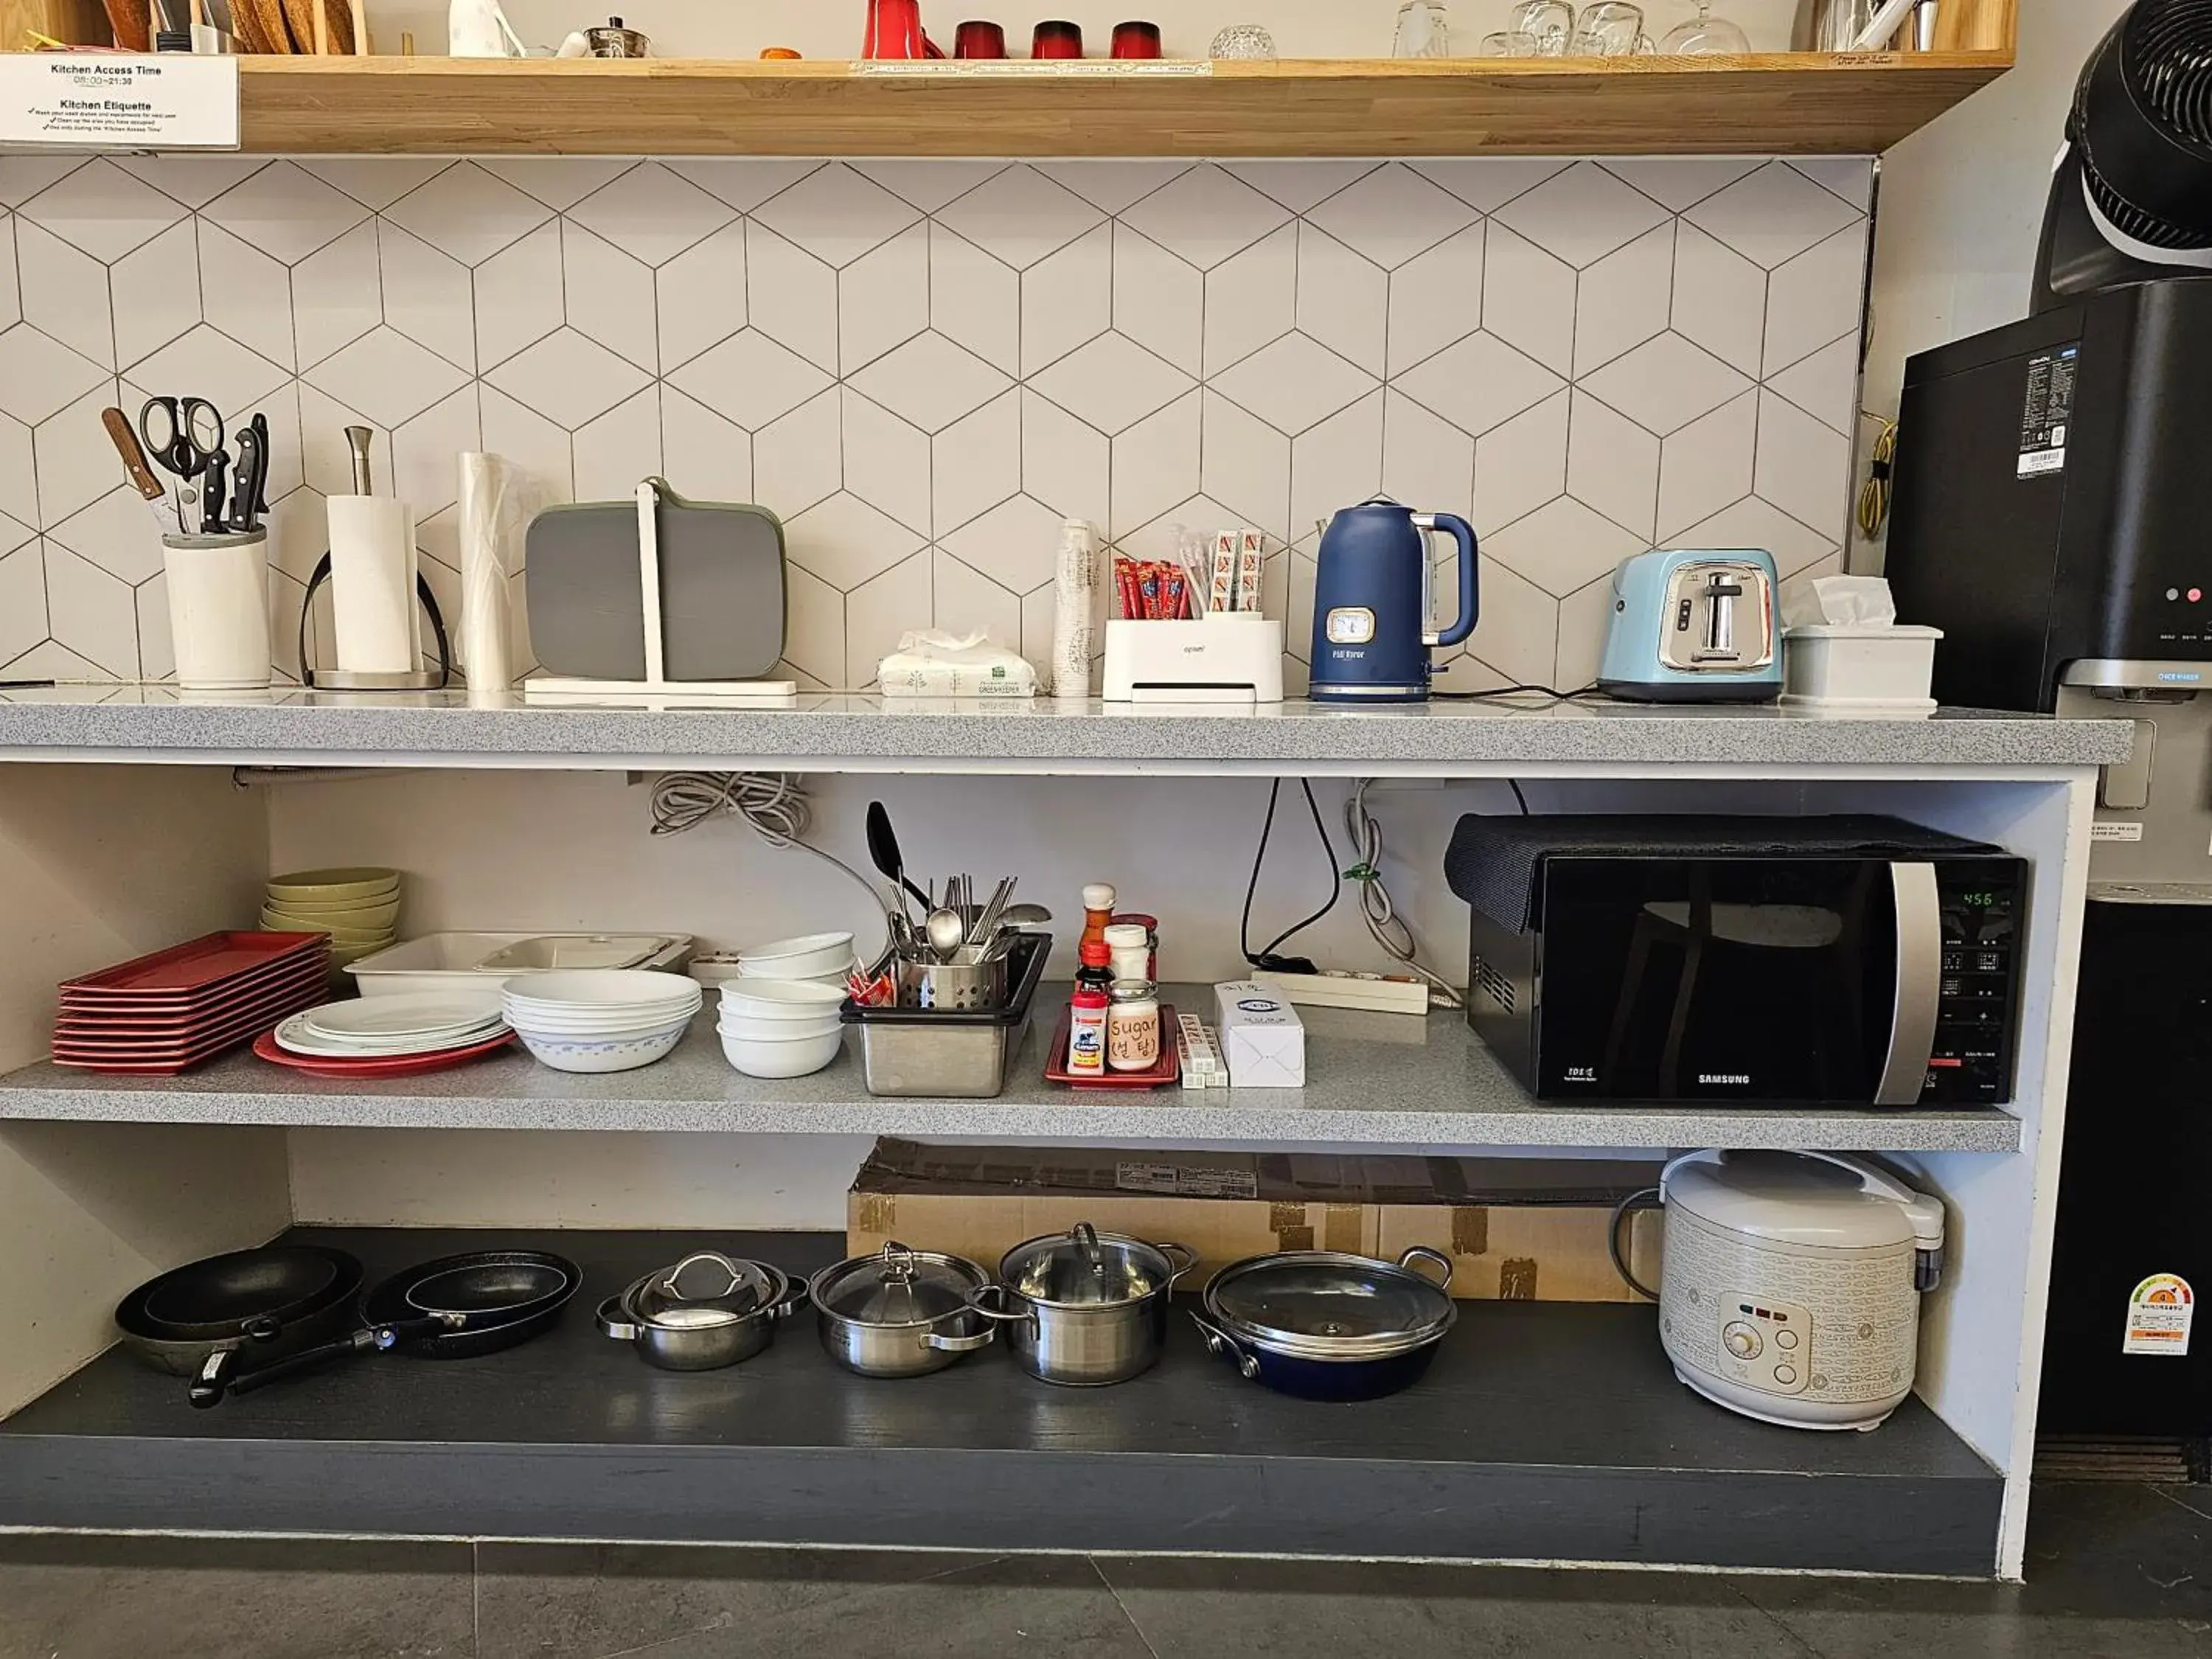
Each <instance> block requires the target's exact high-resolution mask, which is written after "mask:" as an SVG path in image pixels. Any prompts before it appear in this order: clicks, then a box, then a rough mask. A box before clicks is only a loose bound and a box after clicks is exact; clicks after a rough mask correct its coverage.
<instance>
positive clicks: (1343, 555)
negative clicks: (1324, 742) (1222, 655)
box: [1310, 496, 1480, 702]
mask: <svg viewBox="0 0 2212 1659" xmlns="http://www.w3.org/2000/svg"><path fill="white" fill-rule="evenodd" d="M1440 530H1441V531H1445V532H1449V534H1450V536H1451V538H1452V539H1453V540H1454V541H1455V542H1457V543H1458V544H1459V615H1458V617H1456V618H1455V620H1454V621H1453V623H1452V624H1451V626H1450V627H1449V628H1446V629H1441V630H1439V629H1437V625H1436V619H1435V617H1434V614H1433V612H1434V609H1435V592H1434V589H1435V578H1436V567H1435V565H1434V564H1432V563H1431V561H1430V558H1429V537H1430V536H1431V534H1432V533H1434V532H1437V531H1440ZM1318 559H1319V568H1318V569H1317V570H1316V573H1315V577H1314V633H1313V654H1312V657H1311V658H1310V661H1311V664H1312V667H1313V681H1312V689H1311V692H1310V695H1311V696H1312V697H1313V699H1314V700H1315V701H1316V702H1423V701H1425V699H1426V698H1427V696H1428V695H1429V680H1430V678H1431V676H1432V675H1433V674H1434V673H1435V672H1436V665H1434V664H1433V663H1432V662H1431V660H1430V658H1429V653H1430V651H1431V649H1432V648H1434V647H1437V646H1440V645H1457V644H1459V643H1460V642H1461V641H1463V640H1465V639H1466V638H1467V636H1468V635H1470V634H1472V633H1474V623H1475V618H1476V617H1477V616H1478V615H1479V614H1480V605H1479V603H1478V599H1479V595H1478V593H1477V591H1476V587H1475V539H1474V526H1471V525H1469V524H1468V521H1467V520H1465V519H1462V518H1459V517H1457V516H1455V515H1454V514H1452V513H1416V512H1415V511H1413V508H1412V507H1401V505H1399V503H1397V502H1396V501H1391V500H1389V498H1387V497H1384V496H1377V497H1376V498H1375V499H1374V500H1372V501H1363V502H1361V503H1360V504H1359V505H1358V507H1343V508H1340V510H1339V511H1338V512H1337V513H1336V514H1335V515H1334V517H1332V518H1331V519H1330V520H1329V521H1328V526H1327V527H1326V528H1324V529H1323V530H1322V537H1321V550H1320V553H1319V555H1318Z"/></svg>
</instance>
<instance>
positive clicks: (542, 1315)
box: [191, 1250, 584, 1407]
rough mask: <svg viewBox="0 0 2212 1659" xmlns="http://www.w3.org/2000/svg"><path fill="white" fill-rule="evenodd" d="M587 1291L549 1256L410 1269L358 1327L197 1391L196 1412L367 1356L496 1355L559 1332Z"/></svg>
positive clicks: (535, 1253)
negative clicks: (566, 1312)
mask: <svg viewBox="0 0 2212 1659" xmlns="http://www.w3.org/2000/svg"><path fill="white" fill-rule="evenodd" d="M583 1282H584V1273H583V1270H582V1269H581V1268H580V1267H577V1266H576V1264H575V1263H574V1262H573V1261H568V1259H567V1258H566V1257H563V1256H557V1255H550V1254H549V1253H547V1252H545V1251H542V1250H477V1251H472V1252H470V1253H469V1254H467V1255H448V1256H441V1257H439V1258H438V1259H437V1260H436V1261H425V1262H422V1263H420V1264H419V1265H417V1266H416V1267H408V1268H404V1269H403V1270H402V1271H400V1272H398V1273H394V1274H392V1277H391V1278H389V1279H386V1280H384V1281H383V1282H382V1283H381V1284H380V1285H377V1286H376V1288H375V1289H374V1290H372V1291H369V1293H368V1295H367V1296H365V1297H362V1300H361V1306H360V1310H359V1315H358V1318H357V1320H356V1328H354V1329H352V1330H350V1331H348V1332H346V1333H345V1334H343V1335H341V1336H338V1337H337V1338H335V1339H333V1340H331V1341H327V1342H324V1343H321V1344H319V1346H314V1347H308V1348H302V1349H301V1350H299V1351H298V1352H295V1353H292V1354H289V1355H288V1356H286V1357H285V1358H281V1359H277V1360H275V1361H273V1362H272V1363H270V1364H266V1365H258V1366H256V1367H255V1368H254V1369H253V1370H249V1371H242V1372H240V1373H239V1374H237V1375H236V1376H218V1377H216V1378H214V1379H212V1380H211V1381H209V1382H208V1383H207V1385H206V1386H203V1385H202V1379H199V1378H195V1379H194V1381H193V1383H192V1389H191V1400H192V1404H194V1405H195V1406H202V1407H205V1406H212V1405H214V1404H215V1403H216V1401H219V1400H221V1399H222V1397H223V1395H225V1394H227V1393H228V1394H250V1393H252V1391H253V1390H254V1389H260V1388H265V1387H267V1386H268V1385H269V1384H270V1383H275V1382H277V1381H280V1380H281V1379H283V1378H284V1377H288V1376H298V1375H299V1374H301V1372H303V1371H310V1370H319V1369H320V1368H321V1367H322V1366H325V1365H329V1364H336V1363H337V1361H339V1360H341V1359H350V1358H355V1357H356V1356H357V1355H361V1354H372V1353H405V1354H411V1355H413V1356H415V1357H416V1358H422V1359H467V1358H473V1357H474V1356H476V1355H477V1354H487V1353H497V1352H499V1351H500V1350H501V1349H502V1348H511V1347H513V1346H516V1345H517V1344H518V1343H522V1342H527V1341H528V1340H530V1339H531V1338H532V1337H533V1336H537V1335H539V1334H542V1333H544V1332H545V1331H549V1330H550V1329H552V1328H553V1326H554V1323H555V1322H556V1321H557V1320H558V1319H559V1318H560V1317H561V1310H562V1309H563V1308H565V1307H567V1306H568V1303H569V1301H570V1299H571V1298H572V1297H574V1295H575V1294H576V1292H577V1291H578V1290H579V1289H580V1288H581V1286H582V1285H583Z"/></svg>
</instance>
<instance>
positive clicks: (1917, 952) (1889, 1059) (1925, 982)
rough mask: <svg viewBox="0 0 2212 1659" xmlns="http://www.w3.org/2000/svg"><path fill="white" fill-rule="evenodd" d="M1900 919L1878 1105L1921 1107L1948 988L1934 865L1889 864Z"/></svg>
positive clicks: (1890, 883)
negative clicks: (1938, 1021) (1938, 1015)
mask: <svg viewBox="0 0 2212 1659" xmlns="http://www.w3.org/2000/svg"><path fill="white" fill-rule="evenodd" d="M1889 887H1890V896H1891V899H1892V901H1893V903H1894V905H1895V915H1896V919H1897V930H1896V939H1897V976H1896V981H1895V992H1894V998H1893V1001H1892V1002H1891V1004H1890V1020H1889V1047H1888V1049H1887V1053H1886V1054H1884V1056H1883V1060H1882V1067H1881V1082H1880V1084H1878V1085H1876V1087H1875V1097H1874V1103H1875V1105H1877V1106H1915V1105H1917V1104H1918V1103H1919V1102H1920V1095H1921V1091H1922V1089H1923V1087H1924V1086H1925V1085H1926V1083H1927V1079H1928V1062H1929V1059H1930V1058H1931V1057H1932V1056H1933V1055H1934V1054H1935V1052H1936V1016H1937V1014H1938V1012H1940V1010H1941V1007H1942V1001H1941V999H1942V989H1943V905H1942V894H1941V893H1940V891H1939V890H1938V888H1937V885H1936V866H1934V865H1932V864H1893V865H1891V866H1889Z"/></svg>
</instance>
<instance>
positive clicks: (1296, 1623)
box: [1098, 1559, 1809, 1659]
mask: <svg viewBox="0 0 2212 1659" xmlns="http://www.w3.org/2000/svg"><path fill="white" fill-rule="evenodd" d="M1098 1565H1099V1570H1100V1571H1102V1572H1103V1573H1104V1575H1105V1576H1106V1578H1107V1580H1108V1582H1109V1583H1111V1584H1112V1585H1113V1586H1114V1588H1115V1593H1116V1594H1117V1595H1119V1597H1120V1599H1121V1605H1122V1607H1124V1608H1125V1609H1126V1610H1127V1613H1128V1614H1129V1616H1130V1618H1131V1619H1133V1620H1135V1622H1136V1625H1137V1628H1138V1629H1139V1631H1141V1632H1143V1633H1144V1637H1145V1640H1146V1642H1147V1643H1148V1644H1150V1646H1151V1648H1152V1652H1153V1653H1154V1654H1155V1655H1156V1656H1158V1659H1218V1656H1220V1655H1223V1654H1233V1653H1265V1654H1267V1656H1268V1659H1344V1656H1346V1655H1350V1654H1370V1653H1371V1654H1388V1655H1390V1656H1393V1659H1427V1656H1431V1655H1433V1656H1437V1659H1445V1656H1451V1659H1462V1656H1476V1655H1480V1656H1484V1659H1493V1656H1494V1659H1522V1656H1526V1659H1540V1656H1553V1655H1563V1656H1564V1655H1591V1656H1596V1655H1604V1656H1607V1659H1615V1656H1626V1655H1662V1654H1680V1655H1696V1656H1710V1659H1719V1656H1723V1655H1725V1656H1730V1659H1733V1656H1738V1655H1741V1656H1744V1659H1754V1656H1755V1659H1790V1656H1791V1655H1801V1656H1802V1655H1807V1654H1808V1653H1809V1650H1808V1649H1807V1648H1806V1647H1805V1646H1804V1645H1803V1644H1801V1643H1799V1642H1797V1641H1796V1639H1795V1638H1793V1637H1792V1636H1791V1635H1790V1632H1788V1631H1787V1630H1786V1629H1784V1627H1783V1626H1781V1625H1780V1624H1779V1623H1778V1622H1777V1621H1776V1620H1773V1619H1771V1618H1769V1617H1768V1616H1767V1615H1766V1614H1765V1613H1762V1612H1760V1611H1759V1609H1758V1608H1757V1607H1753V1606H1752V1605H1751V1604H1750V1603H1749V1602H1747V1601H1745V1600H1744V1598H1743V1597H1742V1596H1741V1595H1738V1594H1737V1593H1736V1592H1735V1589H1733V1588H1732V1587H1731V1586H1730V1585H1729V1583H1728V1582H1727V1581H1726V1580H1724V1579H1720V1578H1717V1577H1710V1576H1705V1575H1680V1576H1673V1577H1668V1576H1662V1575H1660V1574H1656V1573H1615V1572H1583V1571H1536V1570H1531V1569H1527V1568H1507V1567H1454V1566H1409V1565H1387V1564H1365V1565H1361V1564H1354V1563H1326V1562H1228V1561H1179V1560H1163V1559H1104V1560H1102V1561H1100V1563H1099V1564H1098Z"/></svg>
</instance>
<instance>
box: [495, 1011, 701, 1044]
mask: <svg viewBox="0 0 2212 1659" xmlns="http://www.w3.org/2000/svg"><path fill="white" fill-rule="evenodd" d="M697 1012H699V1011H698V1010H697V1009H696V1008H688V1009H687V1008H671V1009H663V1010H662V1011H660V1012H658V1013H655V1014H651V1015H645V1016H640V1017H637V1018H630V1017H628V1016H617V1015H611V1014H594V1015H592V1017H591V1018H588V1019H562V1018H557V1017H556V1016H554V1015H550V1014H538V1013H524V1012H521V1011H520V1010H518V1009H508V1010H507V1024H510V1025H515V1024H522V1025H527V1026H528V1027H529V1028H530V1029H531V1030H533V1031H542V1032H544V1034H545V1035H546V1036H566V1037H575V1038H577V1039H579V1040H580V1041H586V1042H588V1041H591V1040H592V1039H595V1038H604V1037H628V1036H637V1035H638V1034H639V1033H641V1032H643V1031H658V1030H665V1028H666V1027H668V1026H671V1025H675V1024H684V1025H689V1024H690V1023H691V1020H692V1017H693V1016H694V1015H696V1013H697Z"/></svg>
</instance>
